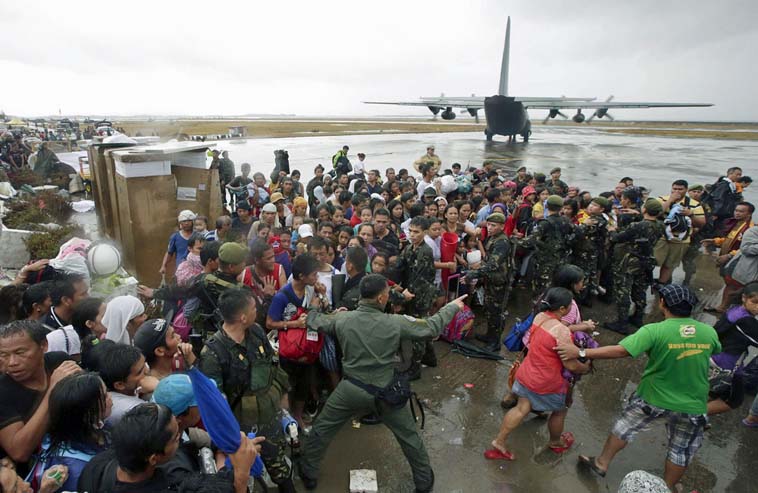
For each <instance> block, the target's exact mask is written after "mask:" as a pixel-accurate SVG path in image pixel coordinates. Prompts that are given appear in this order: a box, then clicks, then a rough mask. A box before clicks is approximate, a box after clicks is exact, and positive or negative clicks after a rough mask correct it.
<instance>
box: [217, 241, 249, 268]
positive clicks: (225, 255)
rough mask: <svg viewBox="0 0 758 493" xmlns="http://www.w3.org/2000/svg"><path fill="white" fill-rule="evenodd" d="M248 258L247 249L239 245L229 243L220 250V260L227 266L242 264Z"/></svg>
mask: <svg viewBox="0 0 758 493" xmlns="http://www.w3.org/2000/svg"><path fill="white" fill-rule="evenodd" d="M246 257H247V248H245V247H243V246H242V245H240V244H239V243H234V242H228V243H224V244H223V245H221V248H219V249H218V259H219V260H220V261H222V262H224V263H225V264H241V263H242V262H244V261H245V258H246Z"/></svg>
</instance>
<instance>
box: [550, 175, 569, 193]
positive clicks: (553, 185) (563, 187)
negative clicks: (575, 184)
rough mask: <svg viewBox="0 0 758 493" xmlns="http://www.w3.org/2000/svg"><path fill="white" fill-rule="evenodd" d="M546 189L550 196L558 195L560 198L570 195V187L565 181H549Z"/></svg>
mask: <svg viewBox="0 0 758 493" xmlns="http://www.w3.org/2000/svg"><path fill="white" fill-rule="evenodd" d="M545 188H547V191H548V192H550V195H558V196H559V197H565V196H566V195H568V191H569V187H568V185H567V184H566V182H565V181H563V180H561V179H560V178H559V179H558V181H553V180H548V181H547V183H546V184H545Z"/></svg>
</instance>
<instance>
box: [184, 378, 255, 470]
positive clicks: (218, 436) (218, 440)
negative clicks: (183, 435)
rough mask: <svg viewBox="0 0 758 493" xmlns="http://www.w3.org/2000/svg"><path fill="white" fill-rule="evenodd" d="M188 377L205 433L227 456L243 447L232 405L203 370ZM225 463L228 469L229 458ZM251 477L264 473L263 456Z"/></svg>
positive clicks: (250, 434) (251, 434) (250, 435)
mask: <svg viewBox="0 0 758 493" xmlns="http://www.w3.org/2000/svg"><path fill="white" fill-rule="evenodd" d="M187 374H188V375H189V377H190V380H192V391H193V392H194V393H195V400H197V406H198V407H199V408H200V416H202V418H203V424H204V425H205V430H206V431H207V432H208V434H209V435H210V436H211V440H213V443H215V444H216V446H217V447H218V448H219V450H221V451H222V452H224V453H225V454H227V455H229V454H233V453H234V452H236V451H237V449H239V447H240V425H239V423H238V422H237V418H235V417H234V414H233V413H232V408H231V407H229V403H228V402H227V401H226V399H225V398H224V396H223V395H222V394H221V391H220V390H219V389H218V387H216V384H215V383H214V382H213V380H211V379H210V378H208V377H206V376H205V375H204V374H203V373H202V372H201V371H200V370H198V369H197V368H192V369H191V370H190V371H188V372H187ZM247 436H248V437H249V438H255V433H248V434H247ZM226 461H227V463H226V465H227V467H229V466H230V462H229V459H228V458H227V459H226ZM250 474H252V475H253V476H255V477H260V476H261V475H262V474H263V461H262V460H261V457H260V456H258V457H256V458H255V462H254V463H253V467H251V468H250Z"/></svg>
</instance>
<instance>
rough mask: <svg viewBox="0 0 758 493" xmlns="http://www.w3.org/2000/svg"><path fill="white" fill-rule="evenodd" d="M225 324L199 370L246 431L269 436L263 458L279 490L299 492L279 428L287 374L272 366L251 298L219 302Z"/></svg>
mask: <svg viewBox="0 0 758 493" xmlns="http://www.w3.org/2000/svg"><path fill="white" fill-rule="evenodd" d="M218 308H219V311H220V312H221V315H222V316H223V318H224V324H223V325H222V326H221V328H220V329H219V330H218V332H216V333H215V334H213V336H212V337H211V338H210V339H208V340H207V341H206V343H205V347H204V348H203V351H202V353H201V362H200V371H202V372H203V373H204V374H205V375H206V376H208V377H209V378H210V379H212V380H213V381H214V382H216V385H217V386H218V388H219V389H220V390H221V392H223V393H224V395H225V396H226V398H227V400H228V401H229V405H230V406H231V408H232V411H233V412H234V416H235V417H236V418H237V420H238V421H239V424H240V426H241V428H242V431H244V432H246V433H247V432H249V431H255V432H256V433H257V434H258V435H259V436H265V437H266V441H265V443H264V444H263V445H262V447H263V448H262V450H261V458H262V459H263V463H264V464H265V466H266V470H267V471H268V473H269V475H270V476H271V479H272V481H274V483H276V485H277V486H278V487H279V491H280V492H283V493H289V492H294V491H295V486H294V484H293V482H292V471H291V469H290V466H289V464H288V463H287V461H286V458H285V457H286V455H285V453H286V449H287V442H286V438H285V436H284V432H283V430H282V426H281V425H280V423H279V419H280V413H281V410H282V398H283V397H284V396H286V395H287V391H288V390H289V378H288V376H287V373H286V372H285V371H284V370H282V369H281V368H280V367H279V365H278V364H276V363H275V362H274V349H273V348H272V347H271V344H269V341H268V338H267V337H266V332H265V331H264V330H263V329H262V328H261V326H260V325H258V324H257V323H255V317H256V304H255V299H254V298H253V293H252V292H251V291H250V290H247V289H239V288H233V289H229V290H227V291H225V292H224V293H223V294H222V295H221V296H220V298H219V301H218Z"/></svg>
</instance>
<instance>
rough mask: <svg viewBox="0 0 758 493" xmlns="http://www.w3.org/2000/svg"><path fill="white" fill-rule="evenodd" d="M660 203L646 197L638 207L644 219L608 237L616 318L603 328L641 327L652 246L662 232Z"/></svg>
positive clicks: (650, 276) (627, 330)
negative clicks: (611, 244)
mask: <svg viewBox="0 0 758 493" xmlns="http://www.w3.org/2000/svg"><path fill="white" fill-rule="evenodd" d="M662 211H663V205H662V204H661V202H660V201H659V200H657V199H648V200H647V201H646V202H645V205H644V206H643V207H642V213H643V217H644V219H643V220H642V221H638V222H635V223H632V224H630V225H629V226H628V227H627V228H626V229H624V230H623V231H618V232H616V231H613V232H611V235H610V240H611V242H612V243H613V244H614V249H613V296H614V301H615V303H616V309H617V310H618V319H617V320H616V321H615V322H609V323H606V324H605V327H606V328H608V329H611V330H613V331H615V332H618V333H620V334H628V333H630V332H631V330H632V327H631V325H635V326H637V327H641V326H642V318H643V316H644V315H645V305H646V304H647V302H646V299H645V298H646V291H647V289H648V288H649V287H650V286H651V285H652V284H653V269H654V268H655V257H654V256H653V247H654V246H655V244H656V242H657V241H658V240H659V239H660V238H661V237H662V236H663V234H664V226H663V223H662V222H661V221H659V220H658V215H659V214H660V213H661V212H662ZM630 303H634V306H635V311H634V315H633V316H632V317H631V318H630V317H629V305H630ZM630 324H631V325H630Z"/></svg>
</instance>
